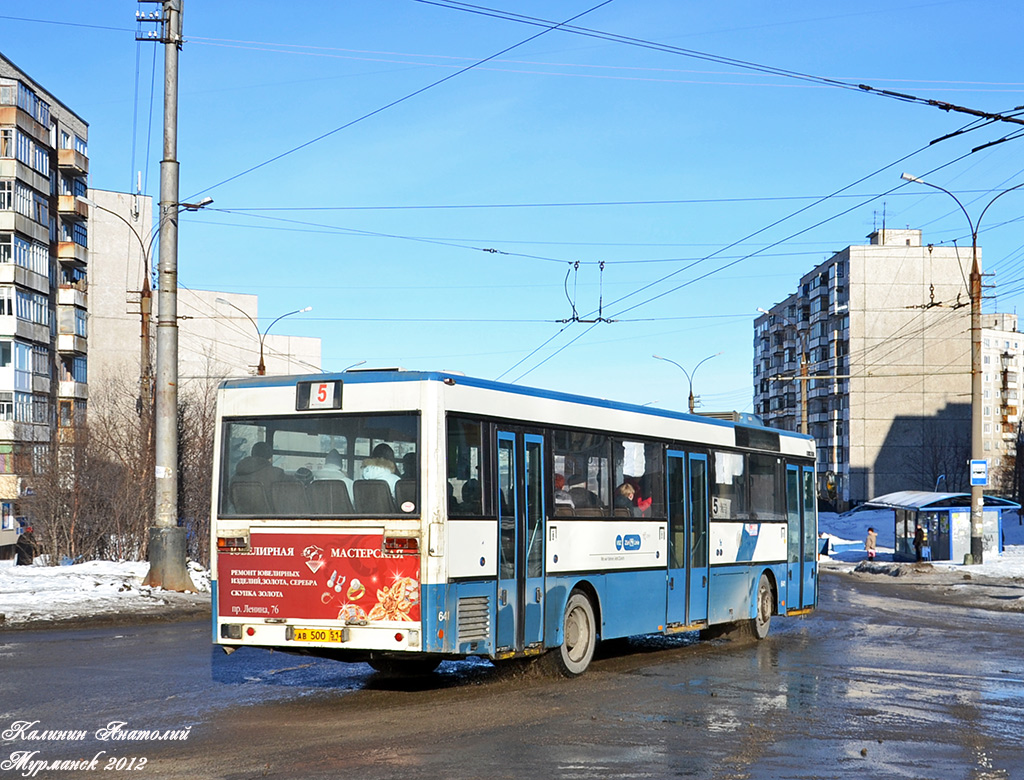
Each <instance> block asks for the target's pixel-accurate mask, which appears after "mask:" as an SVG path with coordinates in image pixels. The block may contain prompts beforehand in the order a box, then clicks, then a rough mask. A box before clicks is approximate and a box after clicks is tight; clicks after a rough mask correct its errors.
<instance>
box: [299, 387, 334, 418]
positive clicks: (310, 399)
mask: <svg viewBox="0 0 1024 780" xmlns="http://www.w3.org/2000/svg"><path fill="white" fill-rule="evenodd" d="M342 384H343V383H342V382H341V381H338V380H332V381H314V382H299V383H298V384H297V385H296V386H295V410H296V411H298V412H301V411H305V410H307V409H340V408H341V387H342Z"/></svg>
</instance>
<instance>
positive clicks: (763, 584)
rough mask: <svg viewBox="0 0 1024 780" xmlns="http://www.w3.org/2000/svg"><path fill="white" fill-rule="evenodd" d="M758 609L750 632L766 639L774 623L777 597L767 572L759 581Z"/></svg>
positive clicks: (755, 636) (751, 623)
mask: <svg viewBox="0 0 1024 780" xmlns="http://www.w3.org/2000/svg"><path fill="white" fill-rule="evenodd" d="M755 598H756V605H755V606H756V610H755V612H754V618H753V619H752V620H751V621H750V633H751V634H753V636H754V638H755V639H764V638H765V637H766V636H768V629H769V628H770V627H771V624H772V612H773V611H774V607H775V598H774V594H773V593H772V583H771V581H770V580H769V579H768V575H767V574H762V575H761V579H760V581H758V583H757V596H756V597H755Z"/></svg>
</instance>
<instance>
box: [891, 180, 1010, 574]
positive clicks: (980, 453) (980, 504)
mask: <svg viewBox="0 0 1024 780" xmlns="http://www.w3.org/2000/svg"><path fill="white" fill-rule="evenodd" d="M900 178H901V179H903V180H904V181H912V182H915V183H916V184H923V185H925V186H926V187H931V188H932V189H936V190H940V191H941V192H944V193H946V194H947V195H949V197H951V198H952V199H953V200H955V201H956V205H958V206H959V207H960V210H961V211H962V212H963V213H964V216H965V217H967V224H968V226H970V228H971V276H970V285H971V460H972V461H980V460H984V459H985V449H984V444H983V442H982V413H981V412H982V409H981V402H982V364H981V262H980V261H979V260H978V230H979V228H980V226H981V220H982V217H984V216H985V212H986V211H988V209H989V206H991V205H992V204H993V203H995V202H996V201H997V200H999V199H1000V198H1001V197H1003V195H1005V194H1006V193H1008V192H1013V191H1014V190H1016V189H1019V188H1021V187H1024V182H1021V183H1020V184H1018V185H1017V186H1016V187H1010V188H1009V189H1007V190H1003V191H1002V192H1000V193H999V194H998V195H996V196H995V197H994V198H992V200H990V201H989V202H988V205H986V206H985V208H983V209H982V210H981V214H979V215H978V219H977V220H972V219H971V215H970V214H969V213H968V211H967V209H966V208H965V207H964V204H963V203H961V202H960V199H959V198H958V197H957V196H956V195H954V194H953V193H952V192H950V191H949V190H947V189H946V188H945V187H940V186H939V185H938V184H932V183H931V182H928V181H925V180H924V179H921V178H918V177H917V176H912V175H911V174H909V173H904V174H903V175H902V176H900ZM984 492H985V490H984V485H976V484H974V480H973V479H972V480H971V561H972V562H973V563H976V564H980V563H982V561H983V557H984V552H983V548H984V506H985V495H984Z"/></svg>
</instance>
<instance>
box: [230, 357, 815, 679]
mask: <svg viewBox="0 0 1024 780" xmlns="http://www.w3.org/2000/svg"><path fill="white" fill-rule="evenodd" d="M217 415H218V427H217V434H216V443H215V450H216V452H215V459H214V496H213V499H214V500H213V517H212V534H211V536H212V540H211V541H212V548H213V550H212V572H213V577H214V579H215V582H214V588H213V592H214V609H213V622H214V626H213V634H214V642H216V643H219V644H221V645H223V646H224V647H225V648H226V649H227V650H228V652H230V651H231V650H232V649H235V648H238V647H240V646H256V647H266V648H274V649H278V650H284V651H291V652H298V653H305V654H311V655H317V656H326V657H330V658H336V659H338V660H342V661H365V662H369V663H370V664H371V666H373V667H374V668H375V669H378V670H390V671H402V670H404V671H412V670H416V671H423V670H429V669H432V668H434V667H435V666H436V665H437V664H438V663H439V662H440V661H441V660H443V659H453V658H464V657H467V656H481V657H485V658H489V659H492V660H495V661H497V660H501V659H510V658H519V657H527V656H536V655H540V654H543V653H546V652H547V651H552V652H551V653H550V654H549V655H548V658H549V659H550V661H551V663H552V664H553V665H554V666H556V667H557V668H558V669H559V670H560V671H561V672H562V673H564V674H567V675H570V676H572V675H578V674H581V673H582V672H583V671H584V670H586V668H587V666H588V665H589V663H590V661H591V658H592V657H593V654H594V650H595V647H596V645H597V643H598V642H599V641H600V640H606V639H613V638H617V637H627V636H634V635H638V634H655V633H661V634H672V633H676V632H682V631H697V630H701V631H704V632H705V633H706V634H715V633H722V632H726V631H733V630H738V631H743V632H750V633H752V634H753V635H754V636H756V637H758V638H763V637H764V636H765V635H766V634H767V632H768V628H769V623H770V621H771V618H772V616H773V615H804V614H807V613H809V612H810V611H811V610H813V609H814V607H815V605H816V601H817V515H816V508H815V507H816V500H815V499H816V496H815V489H814V486H815V474H814V453H815V449H814V442H813V440H812V439H810V438H809V437H807V436H802V435H799V434H795V433H791V432H785V431H778V430H772V429H769V428H765V427H763V426H761V425H759V424H757V423H756V422H750V423H749V424H748V423H746V422H744V423H738V422H730V421H723V420H716V419H710V418H707V417H701V416H695V415H691V414H683V413H677V412H671V411H664V410H658V409H652V408H649V407H641V406H635V405H629V404H621V403H613V402H611V401H606V400H601V399H597V398H586V397H581V396H575V395H569V394H563V393H557V392H549V391H544V390H537V389H530V388H525V387H519V386H516V385H508V384H501V383H497V382H492V381H486V380H481V379H473V378H470V377H466V376H461V375H458V374H453V373H443V372H410V371H402V370H375V371H349V372H344V373H339V374H318V375H314V376H290V377H253V378H246V379H233V380H228V381H226V382H224V383H223V384H222V386H221V388H220V390H219V394H218V401H217Z"/></svg>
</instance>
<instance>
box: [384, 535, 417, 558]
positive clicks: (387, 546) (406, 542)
mask: <svg viewBox="0 0 1024 780" xmlns="http://www.w3.org/2000/svg"><path fill="white" fill-rule="evenodd" d="M419 551H420V540H419V539H417V538H416V537H415V536H385V537H384V552H386V553H392V554H405V555H409V554H410V553H418V552H419Z"/></svg>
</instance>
